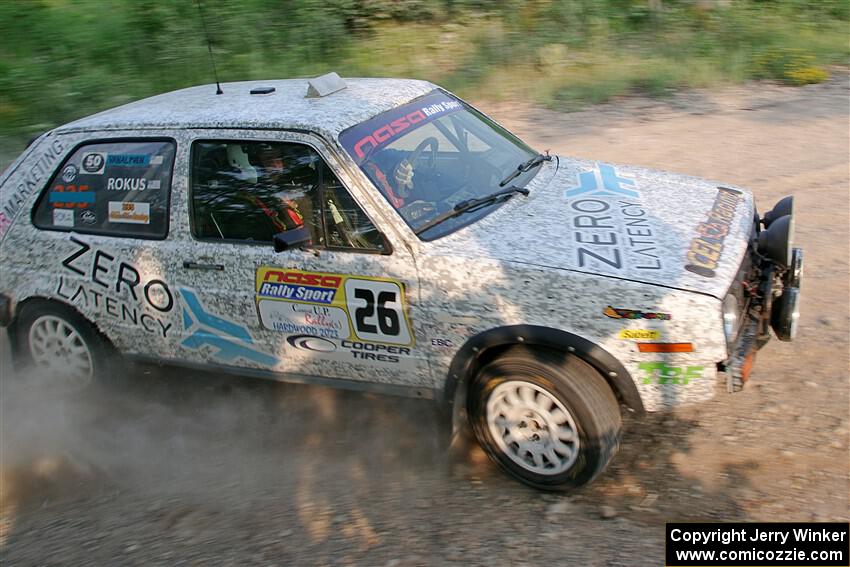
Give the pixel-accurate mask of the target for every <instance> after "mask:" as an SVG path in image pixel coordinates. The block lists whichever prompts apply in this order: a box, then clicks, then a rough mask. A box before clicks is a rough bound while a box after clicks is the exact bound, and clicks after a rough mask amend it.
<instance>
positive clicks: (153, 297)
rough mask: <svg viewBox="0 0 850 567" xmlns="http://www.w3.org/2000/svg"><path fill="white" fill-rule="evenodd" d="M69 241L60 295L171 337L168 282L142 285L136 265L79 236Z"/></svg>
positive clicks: (131, 324)
mask: <svg viewBox="0 0 850 567" xmlns="http://www.w3.org/2000/svg"><path fill="white" fill-rule="evenodd" d="M70 212H73V211H70ZM70 242H71V243H72V244H74V246H75V249H74V251H73V252H72V253H70V254H68V255H67V256H66V257H65V258H63V260H62V264H61V265H62V269H61V271H60V273H59V285H58V286H57V287H56V295H57V296H59V297H61V298H62V299H64V300H65V301H67V302H68V303H70V304H72V305H76V306H78V307H80V308H81V309H85V310H88V311H93V312H95V313H98V314H100V315H102V316H104V317H110V318H113V319H116V320H118V321H120V322H121V323H122V324H125V325H130V326H133V327H137V328H139V329H140V330H142V331H144V332H146V333H150V334H153V335H157V336H161V337H162V338H168V337H170V336H171V335H170V332H171V330H172V327H173V324H172V323H171V322H169V319H171V317H172V315H173V310H174V293H173V292H172V290H171V288H170V287H169V286H168V284H167V283H166V282H164V281H162V280H160V279H151V280H148V281H146V282H143V281H142V277H141V272H140V271H139V269H138V268H136V266H134V265H133V264H131V263H129V262H125V261H122V260H119V259H117V258H115V256H113V255H112V254H110V253H108V252H106V251H104V250H101V249H99V248H97V247H94V246H92V245H90V244H88V243H87V242H85V241H83V240H80V239H79V238H77V237H76V236H71V237H70ZM66 276H67V277H66ZM80 276H82V278H83V280H82V281H80Z"/></svg>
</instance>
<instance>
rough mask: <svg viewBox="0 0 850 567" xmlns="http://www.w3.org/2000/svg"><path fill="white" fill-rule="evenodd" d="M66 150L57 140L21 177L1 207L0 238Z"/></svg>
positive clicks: (52, 142)
mask: <svg viewBox="0 0 850 567" xmlns="http://www.w3.org/2000/svg"><path fill="white" fill-rule="evenodd" d="M64 150H65V145H64V144H63V143H62V140H60V139H58V138H55V139H53V140H52V141H51V142H50V144H49V145H48V146H46V148H45V149H44V151H43V152H42V153H41V155H39V156H38V158H37V159H36V160H35V163H33V164H32V165H31V166H30V169H29V171H27V172H26V173H25V174H24V175H22V176H21V181H20V182H19V183H18V185H17V187H14V188H13V189H12V192H11V194H10V195H9V197H8V198H7V199H6V200H5V202H4V203H2V206H0V237H2V236H3V235H4V234H5V233H6V231H7V230H9V227H10V226H11V225H12V221H13V220H15V217H16V216H17V215H18V212H20V210H21V207H22V206H23V204H24V201H26V199H27V198H28V197H29V196H30V195H32V193H33V192H34V191H36V190H38V189H39V187H40V184H41V182H42V181H43V180H44V178H45V177H46V176H48V175H50V173H51V172H52V171H53V168H54V167H55V163H56V161H57V160H58V159H59V158H60V157H62V152H63V151H64Z"/></svg>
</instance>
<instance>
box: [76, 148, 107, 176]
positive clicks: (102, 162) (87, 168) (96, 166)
mask: <svg viewBox="0 0 850 567" xmlns="http://www.w3.org/2000/svg"><path fill="white" fill-rule="evenodd" d="M80 163H81V165H82V168H83V173H85V174H87V175H101V174H102V173H103V170H104V169H105V168H106V154H105V153H103V152H88V153H85V154H83V158H82V160H81V161H80Z"/></svg>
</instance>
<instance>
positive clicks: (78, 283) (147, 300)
mask: <svg viewBox="0 0 850 567" xmlns="http://www.w3.org/2000/svg"><path fill="white" fill-rule="evenodd" d="M63 142H64V143H65V144H67V145H68V146H70V147H71V150H70V151H69V153H68V155H67V156H66V157H65V159H64V160H63V161H62V162H61V164H60V165H59V167H58V168H57V170H56V171H55V173H54V175H53V176H52V177H51V180H50V182H49V183H48V184H47V186H46V187H45V189H44V191H43V192H42V194H41V195H40V197H39V200H38V201H37V203H36V204H35V207H34V209H33V215H32V220H33V225H34V227H35V228H36V229H37V230H38V231H39V232H38V233H37V234H38V238H39V240H40V242H41V244H40V246H41V249H42V250H44V253H43V254H39V255H37V256H35V255H32V254H31V253H30V254H29V256H28V258H27V261H25V262H16V265H20V266H22V267H24V266H26V267H27V269H28V270H31V271H32V272H35V273H38V274H39V275H40V276H42V277H41V278H39V279H40V281H43V282H44V284H45V285H49V286H50V287H49V293H44V292H40V293H43V294H44V295H46V296H49V297H52V298H53V299H56V300H58V301H61V302H64V303H67V304H68V305H71V306H72V307H73V308H74V309H76V310H77V311H79V312H80V313H82V314H83V315H84V316H85V317H86V318H87V319H89V320H90V321H92V322H93V323H94V324H95V325H96V326H97V328H98V329H99V330H100V332H102V333H103V334H104V335H106V336H107V337H108V338H109V339H110V340H111V341H112V342H113V343H114V344H115V346H116V347H117V348H118V350H119V351H120V352H123V353H128V354H133V355H139V356H154V357H160V358H175V357H176V356H178V355H179V354H180V353H178V349H177V347H176V345H177V344H179V341H180V340H181V337H180V333H181V329H180V324H179V321H180V319H179V315H178V313H179V311H178V308H177V297H176V291H175V290H174V288H173V281H172V279H171V276H172V275H173V274H172V270H171V269H170V266H169V264H168V261H167V257H168V252H167V250H168V249H169V248H170V247H172V246H173V245H174V242H175V240H174V235H173V231H172V230H171V227H170V226H169V218H170V216H169V201H170V196H171V194H172V190H173V187H172V172H173V166H174V163H175V162H174V159H175V158H174V156H175V151H176V148H177V143H176V140H175V139H174V138H173V137H172V133H171V132H167V131H162V132H154V131H151V132H146V133H145V135H139V133H138V132H104V133H86V134H79V135H72V136H71V137H69V138H67V139H65V140H63ZM27 252H28V249H27V248H26V247H21V248H20V253H23V254H26V253H27ZM16 253H18V252H17V251H16ZM45 291H47V290H45ZM187 357H188V358H189V360H193V357H192V354H191V353H189V354H187ZM200 360H201V359H200V358H195V359H194V361H195V362H197V361H200Z"/></svg>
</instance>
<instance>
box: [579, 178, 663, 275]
mask: <svg viewBox="0 0 850 567" xmlns="http://www.w3.org/2000/svg"><path fill="white" fill-rule="evenodd" d="M564 198H565V199H566V200H567V201H568V202H569V207H570V213H571V214H570V224H571V228H572V229H573V230H572V235H573V241H574V244H575V246H574V249H575V255H576V263H577V264H578V266H579V267H580V268H586V267H587V268H594V269H608V270H610V269H613V270H617V271H621V270H623V269H627V268H634V269H636V270H660V269H661V267H662V266H661V253H660V247H659V244H658V238H657V234H658V228H657V227H656V226H655V223H653V222H652V220H651V216H650V215H649V214H648V213H647V211H646V209H645V208H644V207H643V204H642V202H641V199H640V188H639V187H638V185H637V182H636V181H635V180H634V179H631V178H630V177H627V176H626V175H625V174H623V173H620V172H618V171H617V170H616V169H615V168H614V166H612V165H608V164H605V163H599V164H597V165H596V167H595V168H593V169H591V170H589V171H581V172H578V173H577V174H576V184H575V186H573V187H569V188H567V189H566V190H565V191H564Z"/></svg>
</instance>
